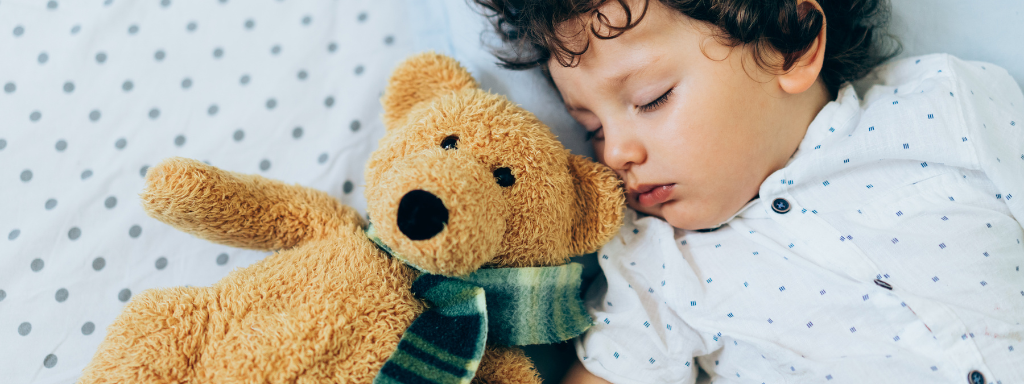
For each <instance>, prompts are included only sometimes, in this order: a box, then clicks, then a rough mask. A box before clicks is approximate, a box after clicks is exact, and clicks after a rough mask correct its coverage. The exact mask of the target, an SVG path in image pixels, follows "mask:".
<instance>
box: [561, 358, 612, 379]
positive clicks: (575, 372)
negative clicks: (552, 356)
mask: <svg viewBox="0 0 1024 384" xmlns="http://www.w3.org/2000/svg"><path fill="white" fill-rule="evenodd" d="M562 384H610V383H609V382H608V381H607V380H605V379H602V378H600V377H597V376H595V375H594V374H593V373H590V371H587V369H586V368H583V364H581V363H580V362H579V361H576V362H575V363H573V365H572V368H569V372H568V373H566V374H565V378H563V379H562Z"/></svg>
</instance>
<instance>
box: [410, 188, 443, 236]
mask: <svg viewBox="0 0 1024 384" xmlns="http://www.w3.org/2000/svg"><path fill="white" fill-rule="evenodd" d="M445 224H448V208H446V207H445V206H444V202H443V201H441V199H439V198H438V197H437V196H434V194H433V193H430V192H427V191H424V190H419V189H417V190H415V191H411V192H409V193H406V194H405V196H402V201H401V202H399V203H398V230H400V231H402V233H403V234H405V236H407V237H409V239H410V240H426V239H429V238H431V237H434V235H437V234H438V233H441V231H442V230H444V226H445Z"/></svg>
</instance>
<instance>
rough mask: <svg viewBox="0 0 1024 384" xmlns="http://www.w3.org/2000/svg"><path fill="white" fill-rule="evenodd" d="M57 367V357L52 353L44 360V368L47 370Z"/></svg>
mask: <svg viewBox="0 0 1024 384" xmlns="http://www.w3.org/2000/svg"><path fill="white" fill-rule="evenodd" d="M55 365H57V355H54V354H52V353H51V354H49V355H46V358H45V359H43V366H44V367H46V368H53V367H54V366H55Z"/></svg>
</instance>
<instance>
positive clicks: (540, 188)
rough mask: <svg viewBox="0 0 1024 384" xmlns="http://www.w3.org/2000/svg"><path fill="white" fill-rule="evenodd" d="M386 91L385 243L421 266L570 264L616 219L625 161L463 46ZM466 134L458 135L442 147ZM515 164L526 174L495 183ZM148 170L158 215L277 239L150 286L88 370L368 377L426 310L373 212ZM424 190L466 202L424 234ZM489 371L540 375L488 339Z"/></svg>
mask: <svg viewBox="0 0 1024 384" xmlns="http://www.w3.org/2000/svg"><path fill="white" fill-rule="evenodd" d="M382 102H383V104H384V110H385V115H384V117H383V118H384V121H385V123H386V125H387V130H388V131H387V135H386V136H385V137H384V138H383V139H382V140H381V141H380V146H379V148H378V149H377V151H376V152H374V154H373V156H372V158H371V160H370V162H369V164H368V166H367V186H366V196H367V197H368V198H369V215H370V217H371V218H372V220H373V221H374V226H375V227H376V228H377V229H378V231H379V233H380V236H381V238H382V239H383V240H384V241H385V243H387V244H388V245H389V246H391V247H392V249H393V250H395V251H396V253H397V254H401V255H403V256H404V257H407V258H408V259H409V261H410V262H412V263H414V264H415V265H417V266H419V267H420V268H423V269H424V270H426V271H429V272H431V273H436V274H443V275H447V276H459V275H464V274H467V273H469V272H472V271H474V270H476V269H478V268H481V267H523V266H550V265H559V264H562V263H565V262H566V261H567V260H568V258H569V257H570V256H572V255H574V254H582V253H587V252H591V251H594V250H596V249H597V248H598V247H599V246H600V245H601V244H602V243H604V242H606V241H607V240H608V239H609V238H610V237H611V236H612V235H613V234H614V232H615V231H616V230H617V228H618V225H619V223H620V222H621V219H622V209H623V197H622V191H621V186H620V183H619V181H618V180H617V179H616V177H615V175H614V173H613V172H611V170H609V169H607V168H605V167H603V166H601V165H599V164H596V163H593V162H591V161H589V160H586V159H584V158H581V157H579V156H576V155H572V154H570V153H568V151H567V150H566V149H564V147H562V146H561V145H560V144H559V143H558V141H557V140H556V139H555V137H554V136H553V135H552V134H551V133H550V131H549V130H548V128H547V127H546V126H544V124H542V123H541V122H540V121H538V120H537V119H536V117H534V116H533V115H532V114H530V113H529V112H526V111H524V110H522V109H521V108H519V107H518V106H516V105H515V104H512V103H510V102H509V101H507V100H506V99H505V98H503V97H501V96H497V95H493V94H490V93H488V92H485V91H482V90H480V89H479V88H477V85H476V81H475V80H473V78H472V76H470V74H469V73H468V72H467V71H466V70H465V69H463V68H462V67H461V66H459V64H458V63H457V62H456V61H454V60H452V59H451V58H448V57H445V56H441V55H436V54H422V55H419V56H415V57H413V58H411V59H409V60H407V61H406V62H404V63H403V64H401V65H400V67H399V68H398V69H397V70H396V71H395V73H394V75H393V76H392V78H391V80H390V82H389V85H388V88H387V90H386V92H385V95H384V97H383V99H382ZM449 136H458V142H457V147H456V148H449V149H443V148H441V145H440V143H441V142H442V140H444V139H445V138H447V137H449ZM503 167H504V168H509V169H510V170H511V173H512V175H513V176H514V177H515V184H513V185H511V186H506V187H502V186H499V185H498V184H497V183H496V181H495V176H494V171H495V170H496V169H498V168H503ZM146 182H147V187H146V189H145V191H144V192H143V193H142V195H141V198H142V202H143V205H144V207H145V209H146V211H147V212H148V213H149V214H150V215H151V216H153V217H155V218H157V219H159V220H161V221H163V222H165V223H168V224H170V225H172V226H174V227H175V228H178V229H180V230H182V231H185V232H188V233H191V234H193V235H195V236H197V237H200V238H204V239H207V240H210V241H213V242H217V243H221V244H227V245H231V246H235V247H241V248H249V249H259V250H273V251H275V253H274V254H272V255H270V256H268V257H267V258H265V259H263V260H261V261H259V262H257V263H255V264H253V265H252V266H249V267H247V268H244V269H239V270H236V271H234V272H232V273H231V274H229V275H228V276H227V277H225V278H224V279H223V280H221V281H220V282H218V283H216V284H214V285H213V286H210V287H186V288H168V289H154V290H148V291H145V292H143V293H141V294H139V295H136V296H135V297H133V298H132V300H131V302H129V303H128V305H127V306H126V307H125V309H124V312H123V313H122V314H121V315H120V316H119V317H118V318H117V319H116V320H115V322H114V323H113V324H112V325H111V326H110V327H109V328H108V330H107V336H106V338H105V339H104V341H103V343H102V344H101V345H100V348H99V350H98V351H97V353H96V355H95V357H94V358H93V361H92V362H91V363H90V364H89V365H88V366H87V367H86V369H85V372H84V374H83V376H82V378H81V382H82V383H233V382H245V383H265V382H266V383H369V382H371V381H372V380H373V377H374V376H375V375H376V373H377V372H378V370H379V369H380V368H381V365H382V364H383V363H384V361H385V360H387V358H388V357H389V356H390V355H391V352H392V351H394V350H395V348H396V346H397V344H398V341H399V339H400V337H401V335H402V332H403V330H405V329H406V328H407V327H408V326H409V324H410V323H411V322H412V321H413V319H415V318H416V316H418V315H419V314H420V313H422V312H423V310H424V305H423V303H421V302H420V301H419V300H417V299H416V298H415V297H414V296H413V295H412V293H411V292H410V287H411V283H412V281H413V280H414V279H415V278H416V276H417V274H418V272H416V271H415V270H414V269H412V268H410V267H409V266H407V265H405V264H403V263H401V262H400V261H398V260H396V259H395V258H392V257H389V256H388V255H386V254H384V253H383V252H381V251H380V249H379V248H377V247H376V246H375V245H374V244H373V243H372V242H371V241H369V240H368V239H367V238H366V236H365V235H364V233H363V228H364V226H365V225H366V223H365V222H363V220H361V218H360V217H359V215H358V214H357V213H356V212H355V211H354V210H353V209H351V208H349V207H346V206H344V205H342V204H340V203H339V202H338V201H336V200H334V199H333V198H331V197H330V196H328V195H327V194H325V193H323V192H320V191H316V190H313V189H310V188H305V187H302V186H298V185H287V184H284V183H281V182H278V181H274V180H269V179H266V178H263V177H260V176H255V175H242V174H237V173H232V172H227V171H224V170H220V169H217V168H215V167H211V166H208V165H205V164H203V163H200V162H198V161H194V160H187V159H181V158H173V159H168V160H166V161H164V162H162V163H161V164H159V165H158V166H156V167H154V168H152V169H150V171H149V173H148V174H147V177H146ZM415 190H421V191H427V192H430V193H432V194H433V195H435V196H436V197H438V198H439V199H440V200H441V201H443V204H444V206H445V208H446V209H447V210H448V212H449V215H448V219H447V222H446V224H445V226H444V229H443V230H442V231H441V232H440V233H437V234H436V235H434V236H433V237H431V238H429V239H425V240H410V239H409V238H408V237H406V236H405V235H404V234H403V232H402V230H401V229H400V228H399V226H398V224H396V222H397V221H398V219H397V215H398V211H399V209H398V207H399V206H400V201H401V200H402V198H403V196H405V195H406V194H407V193H409V192H410V191H415ZM474 381H475V382H479V383H536V382H539V378H538V377H537V375H536V371H535V370H534V368H533V364H532V363H531V362H530V360H529V359H528V358H527V357H526V356H525V355H524V354H523V352H522V351H521V350H520V349H518V348H506V347H496V346H489V347H488V348H487V350H486V352H485V354H484V357H483V360H482V362H481V365H480V369H479V371H478V372H477V375H476V378H475V379H474Z"/></svg>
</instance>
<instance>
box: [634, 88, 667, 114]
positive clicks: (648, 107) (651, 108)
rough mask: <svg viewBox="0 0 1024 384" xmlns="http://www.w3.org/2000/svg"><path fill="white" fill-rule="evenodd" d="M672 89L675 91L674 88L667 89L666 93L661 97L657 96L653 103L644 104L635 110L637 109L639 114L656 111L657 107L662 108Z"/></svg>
mask: <svg viewBox="0 0 1024 384" xmlns="http://www.w3.org/2000/svg"><path fill="white" fill-rule="evenodd" d="M673 89H675V88H669V90H668V91H666V92H665V93H664V94H662V95H661V96H658V98H657V99H654V101H652V102H650V103H647V104H644V105H641V106H639V107H637V109H639V110H640V112H651V111H654V110H656V109H658V107H660V106H662V105H663V104H665V103H666V102H667V101H668V97H669V96H672V90H673Z"/></svg>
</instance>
